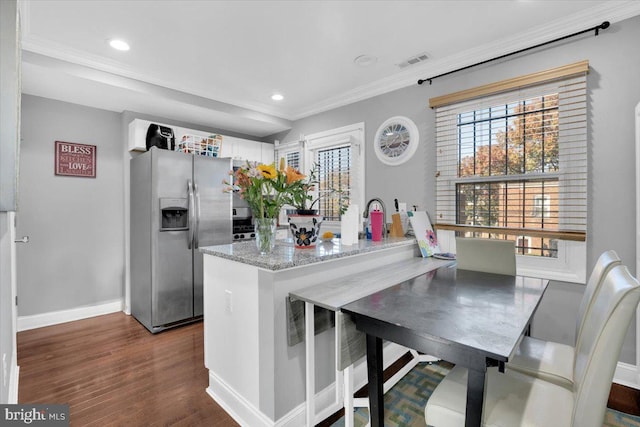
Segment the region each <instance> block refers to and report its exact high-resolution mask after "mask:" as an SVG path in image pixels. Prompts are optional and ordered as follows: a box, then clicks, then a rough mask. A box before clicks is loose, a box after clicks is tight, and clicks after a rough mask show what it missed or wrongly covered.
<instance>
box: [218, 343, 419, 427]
mask: <svg viewBox="0 0 640 427" xmlns="http://www.w3.org/2000/svg"><path fill="white" fill-rule="evenodd" d="M407 351H408V350H407V349H406V348H405V347H402V346H399V345H397V344H395V343H387V344H386V345H385V347H384V357H383V360H384V361H385V362H384V368H385V369H386V368H387V367H389V366H390V365H391V364H392V363H394V362H395V361H396V360H398V359H399V358H400V357H401V356H403V355H404V354H405V353H406V352H407ZM354 377H355V378H354V384H359V385H357V386H355V387H354V390H357V389H358V388H360V387H361V386H362V385H364V384H365V383H366V382H367V363H366V361H365V360H364V359H363V360H360V361H359V363H357V364H356V366H355V368H354ZM339 382H340V387H342V385H341V384H342V382H341V381H339ZM207 394H209V396H211V397H212V398H213V400H215V401H216V402H217V403H218V405H220V406H221V407H222V409H224V410H225V411H226V412H227V413H228V414H229V415H230V416H231V418H233V419H234V420H235V421H236V422H237V423H238V424H240V425H241V426H249V427H299V426H301V425H304V424H305V421H306V413H305V409H306V407H305V402H302V403H301V404H300V405H298V406H296V407H295V408H293V409H292V410H291V411H289V412H288V413H287V414H285V415H284V416H282V417H280V418H279V419H277V420H272V419H270V418H269V417H268V416H267V415H265V414H264V413H262V412H261V411H260V410H259V409H258V408H256V407H255V406H254V405H253V404H252V403H251V402H249V401H247V400H246V399H245V398H244V397H243V396H241V395H240V394H238V393H237V392H236V391H235V390H234V389H233V388H232V387H231V386H230V385H229V384H227V383H225V382H224V381H223V380H222V379H221V378H219V377H218V376H217V375H215V374H214V373H213V372H211V371H209V387H207ZM335 396H336V383H335V382H334V383H332V384H330V385H329V386H328V387H326V388H325V389H323V390H321V391H319V392H317V393H316V398H315V404H316V422H320V421H322V420H323V419H325V418H327V417H328V416H330V415H331V414H333V413H334V412H336V411H338V410H339V409H341V408H342V406H343V405H342V402H337V403H336V402H335Z"/></svg>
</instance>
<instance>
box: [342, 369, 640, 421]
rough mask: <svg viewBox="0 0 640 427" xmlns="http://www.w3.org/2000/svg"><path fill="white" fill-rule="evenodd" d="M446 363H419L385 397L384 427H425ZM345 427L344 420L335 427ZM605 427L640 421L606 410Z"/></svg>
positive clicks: (364, 412) (362, 413) (362, 417)
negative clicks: (426, 413)
mask: <svg viewBox="0 0 640 427" xmlns="http://www.w3.org/2000/svg"><path fill="white" fill-rule="evenodd" d="M451 367H452V365H451V364H449V363H447V362H438V363H433V364H427V363H419V364H418V365H417V366H416V367H415V368H413V369H412V370H411V371H409V373H408V374H407V375H405V376H404V378H402V379H401V380H400V381H399V382H398V383H397V384H396V385H395V386H394V387H393V388H392V389H391V390H389V391H388V392H387V393H386V394H385V395H384V412H385V417H384V425H385V427H426V424H425V421H424V407H425V405H426V404H427V399H429V396H431V393H432V392H433V390H434V389H435V388H436V386H437V385H438V383H439V382H440V381H441V380H442V378H444V376H445V375H446V374H447V372H449V370H450V369H451ZM354 420H355V422H354V424H355V427H363V426H366V425H367V422H368V421H369V410H368V409H365V408H358V409H356V411H355V418H354ZM342 426H344V417H342V418H340V419H339V420H338V421H336V422H335V423H333V424H332V427H342ZM603 427H640V417H636V416H633V415H629V414H625V413H623V412H618V411H614V410H613V409H607V413H606V416H605V420H604V424H603Z"/></svg>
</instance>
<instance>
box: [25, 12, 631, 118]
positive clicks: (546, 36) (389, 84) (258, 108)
mask: <svg viewBox="0 0 640 427" xmlns="http://www.w3.org/2000/svg"><path fill="white" fill-rule="evenodd" d="M31 1H32V0H19V6H20V15H21V22H22V49H23V51H29V52H33V53H37V54H40V55H43V56H49V57H52V58H55V59H59V60H63V61H66V62H69V63H74V64H78V65H80V66H84V67H89V68H92V69H95V70H99V71H103V72H107V73H111V74H114V75H117V76H121V77H124V78H129V79H132V80H136V81H139V82H144V83H149V84H153V85H156V86H161V87H165V88H168V89H172V90H176V91H180V92H183V93H187V94H192V95H194V96H199V97H202V95H201V94H197V93H194V90H193V89H192V88H188V87H178V86H179V85H176V84H174V83H172V82H169V81H164V80H162V79H154V78H150V77H149V76H148V75H145V74H141V73H136V72H135V71H134V70H132V69H130V68H129V67H127V66H126V65H125V64H123V63H120V62H118V61H113V60H111V59H109V58H105V57H102V56H98V55H91V54H88V53H87V52H84V51H80V50H77V49H72V48H69V47H67V46H63V45H61V44H58V43H55V42H51V41H49V40H45V39H42V38H39V37H37V36H35V35H33V34H31V31H30V14H31V12H30V8H31ZM637 15H640V1H637V0H625V1H607V2H605V3H602V4H600V5H598V6H594V7H592V8H589V9H586V10H584V11H582V12H579V13H576V14H573V15H570V16H565V17H562V18H559V19H557V20H554V21H551V22H549V23H548V24H546V25H544V26H539V27H536V28H534V29H532V30H531V31H527V32H524V33H521V34H519V35H518V36H515V37H510V38H509V40H505V41H500V42H496V43H489V44H485V45H483V46H479V47H476V48H473V49H469V50H466V51H462V52H459V53H457V54H455V55H451V56H448V57H446V58H442V59H440V60H438V59H435V60H428V61H427V62H426V63H424V64H421V65H419V66H416V67H413V68H412V67H410V68H409V69H405V70H403V71H401V72H399V73H397V74H395V75H393V76H390V77H387V78H383V79H379V80H376V81H374V82H371V83H368V84H366V85H362V86H359V87H356V88H354V89H352V90H349V91H347V92H344V93H341V94H339V95H336V96H333V97H329V98H327V99H325V100H323V101H321V102H318V103H315V104H312V105H309V106H308V107H306V108H302V109H298V110H289V109H285V108H278V107H273V106H271V105H268V104H262V103H246V102H244V103H243V102H238V100H237V99H229V98H226V99H225V98H224V97H216V101H219V102H223V103H227V104H230V105H235V106H237V107H239V108H244V109H247V110H253V111H255V112H256V113H262V114H268V115H272V116H274V117H278V118H281V119H284V120H288V121H293V120H299V119H302V118H305V117H309V116H312V115H315V114H319V113H322V112H325V111H329V110H332V109H335V108H339V107H343V106H345V105H349V104H352V103H355V102H359V101H363V100H365V99H369V98H372V97H375V96H378V95H383V94H385V93H388V92H392V91H394V90H398V89H402V88H405V87H409V86H412V85H415V84H416V82H417V80H418V79H420V78H425V77H428V76H434V75H438V74H442V73H446V72H448V71H452V70H455V69H458V68H461V67H465V66H468V65H471V64H475V63H477V62H480V61H484V60H487V59H489V58H493V57H495V56H499V55H503V54H506V53H510V52H514V51H517V50H520V49H523V48H526V47H529V46H533V45H536V44H539V43H544V42H546V41H549V40H553V39H555V38H558V37H562V36H563V35H566V34H570V33H572V32H576V31H581V30H583V29H585V28H589V26H594V25H598V24H600V23H602V22H603V21H605V20H608V21H609V22H611V23H612V24H613V23H615V22H619V21H622V20H625V19H628V18H631V17H634V16H637ZM602 34H606V31H605V32H603V33H602ZM202 98H206V96H205V97H202Z"/></svg>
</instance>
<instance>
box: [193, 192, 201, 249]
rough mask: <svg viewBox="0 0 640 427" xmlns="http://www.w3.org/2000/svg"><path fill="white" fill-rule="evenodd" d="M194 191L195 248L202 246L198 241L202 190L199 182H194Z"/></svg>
mask: <svg viewBox="0 0 640 427" xmlns="http://www.w3.org/2000/svg"><path fill="white" fill-rule="evenodd" d="M193 192H194V194H195V208H196V210H195V213H194V215H193V217H194V219H195V223H196V229H195V231H194V233H193V245H194V248H195V249H198V247H199V246H200V244H199V242H198V235H199V234H200V191H198V184H196V183H195V182H194V183H193Z"/></svg>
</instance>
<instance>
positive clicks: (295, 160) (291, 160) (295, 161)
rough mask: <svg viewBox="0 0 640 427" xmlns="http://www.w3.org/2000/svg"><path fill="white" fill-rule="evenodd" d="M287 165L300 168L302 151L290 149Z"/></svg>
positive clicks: (286, 157) (287, 155) (286, 159)
mask: <svg viewBox="0 0 640 427" xmlns="http://www.w3.org/2000/svg"><path fill="white" fill-rule="evenodd" d="M285 165H286V166H291V167H292V168H294V169H297V170H300V151H289V152H288V153H286V155H285Z"/></svg>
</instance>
